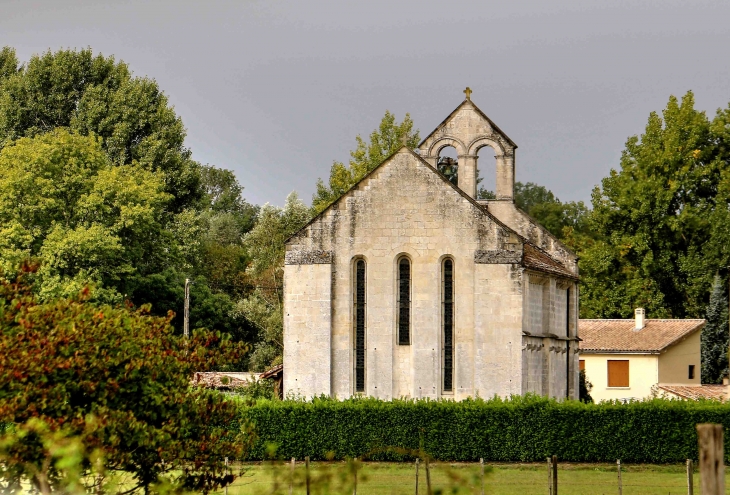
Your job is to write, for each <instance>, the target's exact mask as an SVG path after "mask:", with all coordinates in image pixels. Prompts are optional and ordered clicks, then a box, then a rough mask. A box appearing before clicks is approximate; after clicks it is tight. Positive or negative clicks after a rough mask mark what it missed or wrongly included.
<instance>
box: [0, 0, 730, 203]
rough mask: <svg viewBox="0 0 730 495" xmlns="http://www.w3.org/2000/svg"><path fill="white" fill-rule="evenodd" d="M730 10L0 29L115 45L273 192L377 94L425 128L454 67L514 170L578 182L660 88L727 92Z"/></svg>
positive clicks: (723, 98) (269, 15)
mask: <svg viewBox="0 0 730 495" xmlns="http://www.w3.org/2000/svg"><path fill="white" fill-rule="evenodd" d="M729 25H730V2H727V1H726V0H718V1H704V0H695V1H692V2H680V1H674V0H661V1H622V0H610V1H603V0H576V1H569V0H553V1H545V0H543V1H529V2H528V1H514V0H513V1H506V0H503V1H500V2H494V1H479V2H477V1H474V2H456V1H451V2H444V1H439V2H435V1H424V0H421V1H408V2H406V1H403V2H397V1H395V0H391V1H377V0H371V1H368V2H352V1H343V0H340V1H333V2H324V1H302V0H299V1H296V0H292V1H274V0H268V1H261V2H259V1H235V2H226V1H215V0H212V1H205V2H204V1H199V2H191V1H181V0H169V1H151V0H145V1H129V0H128V1H124V2H120V1H99V0H96V1H61V0H47V1H40V0H21V1H12V0H0V45H10V46H13V47H15V48H16V50H17V51H18V56H19V57H20V58H21V60H23V61H25V60H27V59H28V58H29V57H30V56H31V55H32V54H33V53H39V52H42V51H44V50H47V49H48V48H51V49H52V50H55V49H58V48H61V47H72V48H73V47H76V48H82V47H86V46H91V47H92V48H93V49H94V50H95V51H100V52H102V53H104V54H105V55H111V54H113V55H115V56H116V57H117V58H119V59H123V60H125V61H126V62H128V63H129V64H130V66H131V68H132V70H133V71H134V73H135V75H138V76H143V75H147V76H150V77H153V78H155V79H156V80H157V81H158V82H159V84H160V86H161V87H162V88H163V89H164V91H165V92H166V93H167V94H168V95H169V97H170V100H171V102H172V103H173V104H174V105H175V108H176V110H177V112H178V113H179V114H180V115H181V116H182V118H183V121H184V123H185V125H186V127H187V128H188V140H187V144H188V146H189V147H190V148H191V149H192V150H193V155H194V157H195V158H196V159H197V160H200V161H202V162H203V163H211V164H214V165H217V166H220V167H225V168H230V169H232V170H234V171H235V172H236V174H237V176H238V177H239V180H240V181H241V183H242V184H243V186H244V187H245V188H246V189H245V196H246V198H247V199H248V200H249V201H251V202H254V203H264V202H267V201H268V202H270V203H274V204H282V203H283V200H284V198H285V196H286V195H287V194H288V193H289V192H290V191H292V190H297V191H299V193H300V194H301V196H302V197H303V199H304V200H305V201H307V202H309V201H310V200H311V196H312V193H313V191H314V186H315V182H316V179H317V177H323V178H326V177H327V176H328V174H329V169H330V166H331V164H332V161H333V160H340V161H346V160H347V159H348V158H349V155H348V151H349V150H350V149H352V148H353V147H354V144H355V136H356V135H357V134H361V135H363V137H366V136H367V135H368V134H369V133H370V132H371V131H372V129H374V128H375V127H376V126H377V124H378V123H379V122H380V119H381V117H382V116H383V114H384V112H385V110H386V109H388V110H390V111H391V112H394V113H395V114H396V116H397V118H398V119H399V120H400V119H401V118H402V117H403V115H404V114H405V112H410V114H411V116H412V117H413V119H414V121H415V123H416V126H417V127H418V128H419V129H420V131H421V136H422V137H425V136H426V135H427V134H428V133H429V132H430V131H431V130H432V129H433V128H434V127H435V126H436V125H438V124H439V123H440V122H441V120H443V118H444V117H446V115H448V114H449V113H450V112H451V110H453V109H454V108H455V107H456V106H457V105H458V104H459V103H460V102H461V101H462V99H463V97H464V94H463V93H462V90H463V89H464V87H465V86H467V85H469V86H471V88H472V89H473V91H474V93H473V95H472V100H473V101H474V102H475V103H476V104H477V105H478V106H479V107H480V108H481V109H482V110H483V111H484V112H485V113H486V114H487V115H489V116H490V118H491V119H492V120H493V121H494V122H495V123H496V124H497V125H499V126H500V128H502V130H504V131H505V132H506V133H507V134H508V135H509V136H510V137H511V138H512V139H513V140H514V141H515V142H516V143H517V144H518V145H519V150H518V151H517V155H516V167H517V179H518V180H521V181H523V182H525V181H533V182H537V183H539V184H542V185H545V186H547V187H548V188H550V189H552V190H553V191H554V192H555V193H556V194H557V195H558V197H560V198H561V199H563V200H571V199H576V200H577V199H583V200H587V199H589V197H590V191H591V189H592V188H593V186H594V185H595V184H597V183H599V182H600V179H601V178H602V177H604V176H605V175H606V174H607V173H608V172H609V170H610V168H611V167H614V168H617V167H618V161H619V157H620V155H621V150H622V149H623V145H624V142H625V140H626V138H627V137H628V136H629V135H632V134H637V133H640V132H642V130H643V128H644V125H645V124H646V120H647V118H648V115H649V112H650V111H652V110H661V109H662V108H664V106H665V105H666V102H667V99H668V97H669V95H670V94H675V95H677V96H681V95H682V94H684V93H685V92H686V91H687V90H689V89H691V90H693V91H694V92H695V97H696V100H697V106H698V107H699V108H701V109H705V110H707V111H708V113H709V114H710V115H714V112H715V110H716V109H717V108H718V107H725V106H727V105H728V102H729V101H730V55H729V54H728V47H730V28H729V27H728V26H729ZM485 150H486V148H485ZM481 161H482V162H483V161H484V159H482V160H481ZM490 179H491V177H490Z"/></svg>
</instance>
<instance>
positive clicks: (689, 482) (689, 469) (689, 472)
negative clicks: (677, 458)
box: [687, 459, 695, 495]
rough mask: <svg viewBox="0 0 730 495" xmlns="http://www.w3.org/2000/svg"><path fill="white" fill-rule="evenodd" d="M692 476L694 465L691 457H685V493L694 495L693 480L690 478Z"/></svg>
mask: <svg viewBox="0 0 730 495" xmlns="http://www.w3.org/2000/svg"><path fill="white" fill-rule="evenodd" d="M693 476H694V465H693V463H692V459H687V495H694V493H695V487H694V480H693V479H692V477H693Z"/></svg>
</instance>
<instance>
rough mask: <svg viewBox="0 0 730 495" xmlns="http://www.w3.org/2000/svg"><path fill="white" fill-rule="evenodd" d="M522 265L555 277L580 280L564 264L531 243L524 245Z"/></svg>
mask: <svg viewBox="0 0 730 495" xmlns="http://www.w3.org/2000/svg"><path fill="white" fill-rule="evenodd" d="M522 264H523V265H524V266H525V267H526V268H532V269H533V270H538V271H541V272H547V273H552V274H554V275H560V276H562V277H568V278H572V279H575V280H577V279H578V276H577V275H576V274H575V273H573V272H571V271H570V270H568V269H567V268H566V267H564V266H563V265H562V264H560V263H559V262H557V261H555V260H554V259H552V258H551V257H550V256H548V254H547V253H544V252H543V251H541V250H539V249H538V248H536V247H535V246H533V245H532V244H530V243H529V242H526V243H525V244H524V255H523V257H522Z"/></svg>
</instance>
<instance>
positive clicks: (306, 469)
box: [304, 456, 309, 495]
mask: <svg viewBox="0 0 730 495" xmlns="http://www.w3.org/2000/svg"><path fill="white" fill-rule="evenodd" d="M304 479H305V483H306V485H307V495H309V456H306V457H305V458H304Z"/></svg>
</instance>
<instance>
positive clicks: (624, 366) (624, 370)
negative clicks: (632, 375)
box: [608, 359, 629, 387]
mask: <svg viewBox="0 0 730 495" xmlns="http://www.w3.org/2000/svg"><path fill="white" fill-rule="evenodd" d="M608 386H609V387H628V386H629V361H628V360H611V359H609V360H608Z"/></svg>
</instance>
